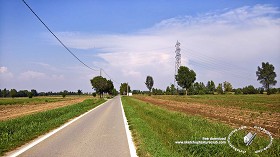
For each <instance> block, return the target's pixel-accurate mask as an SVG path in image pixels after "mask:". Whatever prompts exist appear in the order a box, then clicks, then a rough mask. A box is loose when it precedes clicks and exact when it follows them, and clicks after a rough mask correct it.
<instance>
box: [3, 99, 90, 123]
mask: <svg viewBox="0 0 280 157" xmlns="http://www.w3.org/2000/svg"><path fill="white" fill-rule="evenodd" d="M88 98H89V97H88V96H81V97H79V96H69V97H66V98H62V97H35V98H32V99H30V98H0V121H2V120H8V119H11V118H16V117H20V116H24V115H28V114H32V113H36V112H41V111H46V110H50V109H55V108H59V107H63V106H67V105H70V104H75V103H80V102H82V101H84V100H85V99H88Z"/></svg>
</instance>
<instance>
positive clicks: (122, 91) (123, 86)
mask: <svg viewBox="0 0 280 157" xmlns="http://www.w3.org/2000/svg"><path fill="white" fill-rule="evenodd" d="M127 86H128V87H127ZM127 88H128V91H127ZM128 92H130V86H129V85H128V84H127V83H121V86H120V94H121V95H127V93H128Z"/></svg>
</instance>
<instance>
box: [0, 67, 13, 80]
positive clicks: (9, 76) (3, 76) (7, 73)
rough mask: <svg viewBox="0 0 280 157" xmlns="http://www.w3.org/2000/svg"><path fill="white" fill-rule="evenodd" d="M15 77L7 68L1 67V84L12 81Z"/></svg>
mask: <svg viewBox="0 0 280 157" xmlns="http://www.w3.org/2000/svg"><path fill="white" fill-rule="evenodd" d="M13 77H14V75H13V73H12V72H10V71H9V70H8V68H7V67H5V66H1V67H0V82H3V81H7V80H10V79H12V78H13Z"/></svg>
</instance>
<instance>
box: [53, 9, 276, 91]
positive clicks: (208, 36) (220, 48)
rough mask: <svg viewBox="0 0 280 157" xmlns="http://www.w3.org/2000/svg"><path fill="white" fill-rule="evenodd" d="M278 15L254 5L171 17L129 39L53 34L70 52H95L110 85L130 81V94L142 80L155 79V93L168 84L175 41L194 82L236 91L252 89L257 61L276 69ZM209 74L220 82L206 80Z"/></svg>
mask: <svg viewBox="0 0 280 157" xmlns="http://www.w3.org/2000/svg"><path fill="white" fill-rule="evenodd" d="M279 14H280V12H279V8H277V7H272V6H269V5H255V6H252V7H250V6H245V7H241V8H236V9H232V10H229V9H226V10H223V11H215V12H210V13H205V14H201V15H198V16H182V17H174V18H170V19H166V20H163V21H161V22H159V23H158V24H155V26H153V27H152V28H148V29H144V30H140V31H139V32H136V33H133V34H128V35H127V34H107V35H90V34H88V33H87V34H85V33H82V32H62V33H58V34H59V37H61V38H62V40H63V41H65V43H66V45H68V46H69V47H72V48H77V49H93V48H94V49H96V50H98V51H99V53H98V54H97V55H96V57H99V58H102V59H103V61H99V62H98V61H95V63H98V64H99V65H103V66H102V67H106V68H105V69H106V71H107V73H109V74H110V75H111V76H112V77H113V78H114V79H115V80H117V81H119V82H127V81H128V82H131V84H132V88H134V89H145V85H144V83H143V82H144V80H145V77H146V76H147V75H152V76H153V77H154V80H155V87H157V88H162V89H165V87H166V86H167V85H170V83H173V80H174V62H175V59H174V57H175V53H174V51H175V47H174V44H175V42H176V41H177V40H179V41H180V42H181V47H182V51H181V54H182V65H187V66H190V67H191V68H193V69H195V70H196V72H197V74H198V76H199V77H198V79H197V80H198V81H204V82H205V81H207V80H210V79H216V80H214V81H218V82H220V81H224V80H228V81H230V82H233V85H234V86H238V87H240V86H245V85H248V84H254V85H256V86H257V85H259V84H258V83H257V82H256V77H255V70H256V68H257V66H259V65H260V64H261V62H262V61H269V62H272V63H273V64H274V66H276V69H278V70H279V69H280V65H279V60H280V53H279V52H280V44H279V43H280V18H279ZM104 61H105V62H104ZM211 73H213V74H215V76H221V77H219V78H217V77H215V76H213V77H211ZM251 73H252V74H251ZM276 73H277V71H276ZM218 74H219V75H218ZM218 82H217V83H218ZM278 82H280V81H278Z"/></svg>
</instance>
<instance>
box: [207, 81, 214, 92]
mask: <svg viewBox="0 0 280 157" xmlns="http://www.w3.org/2000/svg"><path fill="white" fill-rule="evenodd" d="M206 88H207V94H214V92H215V83H214V81H212V80H211V81H208V82H207V85H206Z"/></svg>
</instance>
